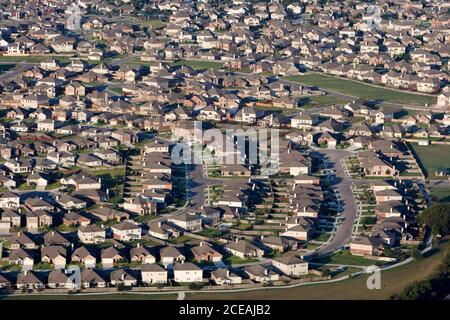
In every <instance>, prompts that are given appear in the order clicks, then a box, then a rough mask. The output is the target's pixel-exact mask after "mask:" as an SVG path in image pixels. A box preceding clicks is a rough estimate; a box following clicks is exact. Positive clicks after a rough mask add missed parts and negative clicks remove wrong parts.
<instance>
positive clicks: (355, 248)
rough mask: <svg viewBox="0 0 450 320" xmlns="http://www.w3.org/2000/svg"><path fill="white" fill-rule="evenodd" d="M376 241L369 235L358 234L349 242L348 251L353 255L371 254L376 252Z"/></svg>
mask: <svg viewBox="0 0 450 320" xmlns="http://www.w3.org/2000/svg"><path fill="white" fill-rule="evenodd" d="M376 247H377V243H376V241H374V239H373V238H371V237H366V236H358V237H356V238H354V239H353V240H352V241H351V242H350V253H351V254H354V255H367V256H373V255H375V253H376V251H377V250H376Z"/></svg>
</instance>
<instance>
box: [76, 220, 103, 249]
mask: <svg viewBox="0 0 450 320" xmlns="http://www.w3.org/2000/svg"><path fill="white" fill-rule="evenodd" d="M105 237H106V234H105V230H103V229H102V228H100V227H98V226H97V225H95V224H90V225H87V226H85V227H83V226H81V227H79V228H78V238H79V239H80V242H81V243H86V244H91V243H92V244H97V243H102V242H105Z"/></svg>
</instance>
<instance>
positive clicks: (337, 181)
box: [315, 149, 356, 256]
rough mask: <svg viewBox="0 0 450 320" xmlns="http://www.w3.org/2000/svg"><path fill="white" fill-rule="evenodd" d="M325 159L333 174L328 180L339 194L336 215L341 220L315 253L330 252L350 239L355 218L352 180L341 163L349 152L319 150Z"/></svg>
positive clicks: (325, 253) (323, 253) (324, 253)
mask: <svg viewBox="0 0 450 320" xmlns="http://www.w3.org/2000/svg"><path fill="white" fill-rule="evenodd" d="M320 153H321V154H323V155H324V156H325V157H326V158H327V161H329V162H331V163H332V164H333V167H332V168H333V169H334V170H335V171H334V176H332V177H330V179H329V181H330V182H332V183H333V184H334V187H335V189H336V191H337V192H338V194H339V196H340V199H341V200H340V204H341V206H342V210H341V212H340V214H339V215H338V217H339V218H340V220H341V221H342V222H341V223H336V225H335V230H334V233H333V234H332V236H331V237H332V238H331V240H330V241H329V242H327V243H326V244H325V245H323V246H321V247H319V248H318V249H317V250H316V251H315V252H316V254H317V255H321V256H322V255H327V254H330V253H332V252H334V251H336V250H338V249H340V248H342V247H343V246H345V245H347V243H348V242H349V241H350V240H351V237H352V230H353V224H354V221H355V218H356V202H355V199H354V197H353V194H352V180H350V179H348V178H347V177H346V175H345V171H344V168H343V167H342V164H341V161H340V160H341V159H343V158H345V157H346V156H348V155H349V154H350V152H349V151H346V150H331V149H330V150H327V149H324V150H321V151H320Z"/></svg>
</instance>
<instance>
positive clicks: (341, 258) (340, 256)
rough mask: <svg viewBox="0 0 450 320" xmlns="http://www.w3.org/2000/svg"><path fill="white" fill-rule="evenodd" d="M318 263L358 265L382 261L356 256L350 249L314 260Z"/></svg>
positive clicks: (369, 264)
mask: <svg viewBox="0 0 450 320" xmlns="http://www.w3.org/2000/svg"><path fill="white" fill-rule="evenodd" d="M314 262H317V263H324V264H328V263H330V264H345V265H357V266H371V265H374V264H376V263H381V262H379V261H376V260H370V259H366V258H364V257H360V256H354V255H352V254H350V252H349V251H339V252H337V253H335V254H333V255H332V256H329V257H324V258H321V259H318V260H314Z"/></svg>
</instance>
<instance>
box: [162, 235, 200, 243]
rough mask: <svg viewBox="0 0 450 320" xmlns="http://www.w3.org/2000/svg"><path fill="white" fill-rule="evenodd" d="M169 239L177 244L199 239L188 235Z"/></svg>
mask: <svg viewBox="0 0 450 320" xmlns="http://www.w3.org/2000/svg"><path fill="white" fill-rule="evenodd" d="M169 241H170V242H171V243H173V244H179V243H184V242H189V241H200V240H198V239H195V238H191V237H189V236H180V237H177V238H173V239H170V240H169Z"/></svg>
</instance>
